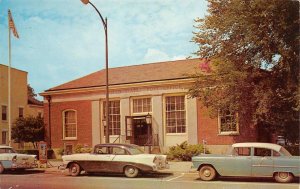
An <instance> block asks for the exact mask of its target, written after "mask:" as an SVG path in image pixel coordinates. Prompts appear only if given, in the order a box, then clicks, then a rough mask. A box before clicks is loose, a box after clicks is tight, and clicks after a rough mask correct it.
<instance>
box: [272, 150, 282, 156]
mask: <svg viewBox="0 0 300 189" xmlns="http://www.w3.org/2000/svg"><path fill="white" fill-rule="evenodd" d="M279 156H281V154H280V153H279V152H277V151H275V150H273V157H279Z"/></svg>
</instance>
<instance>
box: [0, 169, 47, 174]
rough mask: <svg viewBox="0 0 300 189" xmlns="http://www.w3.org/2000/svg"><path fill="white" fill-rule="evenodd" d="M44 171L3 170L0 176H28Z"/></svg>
mask: <svg viewBox="0 0 300 189" xmlns="http://www.w3.org/2000/svg"><path fill="white" fill-rule="evenodd" d="M44 172H45V170H36V169H27V170H5V171H4V172H3V173H2V175H5V174H6V175H30V174H39V173H44Z"/></svg>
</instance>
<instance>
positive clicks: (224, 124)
mask: <svg viewBox="0 0 300 189" xmlns="http://www.w3.org/2000/svg"><path fill="white" fill-rule="evenodd" d="M238 132H239V130H238V122H237V114H236V113H232V112H230V111H223V112H219V133H220V134H238Z"/></svg>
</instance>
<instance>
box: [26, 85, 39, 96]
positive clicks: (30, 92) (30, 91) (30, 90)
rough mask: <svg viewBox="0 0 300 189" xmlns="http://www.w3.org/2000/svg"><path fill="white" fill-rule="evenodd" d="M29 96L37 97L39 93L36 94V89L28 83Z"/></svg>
mask: <svg viewBox="0 0 300 189" xmlns="http://www.w3.org/2000/svg"><path fill="white" fill-rule="evenodd" d="M27 96H28V97H31V98H35V97H36V96H37V94H35V92H34V89H33V88H32V87H31V86H30V85H29V84H28V85H27Z"/></svg>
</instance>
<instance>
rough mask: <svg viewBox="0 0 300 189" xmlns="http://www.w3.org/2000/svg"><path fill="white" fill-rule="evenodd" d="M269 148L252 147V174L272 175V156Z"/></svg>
mask: <svg viewBox="0 0 300 189" xmlns="http://www.w3.org/2000/svg"><path fill="white" fill-rule="evenodd" d="M271 151H272V150H270V149H267V148H254V155H253V158H252V176H272V175H273V170H274V166H273V158H272V154H271Z"/></svg>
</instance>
